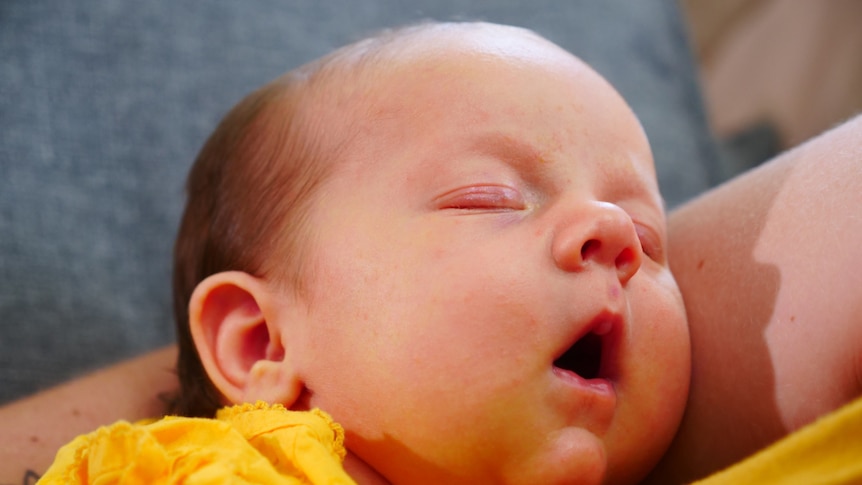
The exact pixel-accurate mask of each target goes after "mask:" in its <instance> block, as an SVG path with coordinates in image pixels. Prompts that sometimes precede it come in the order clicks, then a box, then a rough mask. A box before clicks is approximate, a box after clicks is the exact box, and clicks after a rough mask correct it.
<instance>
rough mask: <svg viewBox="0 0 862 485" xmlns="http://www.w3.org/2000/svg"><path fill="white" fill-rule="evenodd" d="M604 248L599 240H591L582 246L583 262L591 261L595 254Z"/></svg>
mask: <svg viewBox="0 0 862 485" xmlns="http://www.w3.org/2000/svg"><path fill="white" fill-rule="evenodd" d="M601 247H602V243H601V241H599V240H598V239H590V240H588V241H587V242H585V243H584V244H583V246H581V260H582V261H586V260H588V259H590V257H591V256H593V254H595V253H596V252H598V251H599V250H600V249H601Z"/></svg>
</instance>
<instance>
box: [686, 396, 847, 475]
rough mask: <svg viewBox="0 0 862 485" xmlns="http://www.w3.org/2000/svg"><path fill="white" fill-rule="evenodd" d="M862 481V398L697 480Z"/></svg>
mask: <svg viewBox="0 0 862 485" xmlns="http://www.w3.org/2000/svg"><path fill="white" fill-rule="evenodd" d="M767 483H768V484H773V485H797V484H798V485H811V484H818V485H837V484H862V399H857V400H856V401H854V402H852V403H850V404H848V405H847V406H845V407H843V408H841V409H839V410H838V411H836V412H834V413H831V414H829V415H827V416H825V417H824V418H822V419H820V420H818V421H817V422H815V423H813V424H811V425H809V426H807V427H805V428H803V429H801V430H799V431H797V432H796V433H793V434H791V435H790V436H788V437H787V438H784V439H783V440H781V441H779V442H777V443H775V444H774V445H772V446H771V447H769V448H766V449H765V450H763V451H761V452H760V453H757V454H756V455H754V456H752V457H751V458H748V459H746V460H744V461H742V462H740V463H738V464H736V465H734V466H732V467H730V468H728V469H726V470H724V471H722V472H719V473H717V474H715V475H712V476H710V477H708V478H706V479H704V480H701V481H699V482H696V485H724V484H728V485H730V484H733V485H742V484H767Z"/></svg>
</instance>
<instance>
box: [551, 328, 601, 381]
mask: <svg viewBox="0 0 862 485" xmlns="http://www.w3.org/2000/svg"><path fill="white" fill-rule="evenodd" d="M601 363H602V338H601V337H599V336H598V335H596V334H594V333H589V334H587V335H586V336H584V337H583V338H581V339H580V340H578V341H577V342H575V345H572V346H571V347H570V348H569V350H567V351H566V353H565V354H563V355H561V356H560V358H558V359H557V360H555V361H554V366H555V367H559V368H560V369H565V370H569V371H572V372H574V373H575V374H577V375H579V376H581V377H583V378H584V379H595V378H596V377H599V368H600V367H601Z"/></svg>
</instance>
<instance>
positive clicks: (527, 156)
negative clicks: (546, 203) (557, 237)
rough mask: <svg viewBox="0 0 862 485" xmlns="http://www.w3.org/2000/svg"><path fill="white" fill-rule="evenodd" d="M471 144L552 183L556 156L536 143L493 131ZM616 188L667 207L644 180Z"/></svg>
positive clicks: (533, 179)
mask: <svg viewBox="0 0 862 485" xmlns="http://www.w3.org/2000/svg"><path fill="white" fill-rule="evenodd" d="M468 147H469V149H470V150H472V151H475V152H477V153H481V154H484V155H489V156H492V157H494V158H496V159H498V160H501V161H503V162H504V163H506V164H508V165H509V166H510V167H512V168H513V169H515V170H517V171H518V172H519V173H520V174H522V176H526V177H527V178H529V179H531V180H529V182H532V183H542V182H545V183H552V182H553V180H549V178H550V177H549V176H548V175H547V171H548V170H549V169H550V167H552V166H553V162H554V159H553V158H552V157H549V156H548V155H547V154H546V152H545V151H543V150H541V149H539V148H538V147H536V146H535V145H533V144H530V143H528V142H525V141H522V140H519V139H518V138H516V137H513V136H511V135H506V134H503V133H498V132H491V133H482V134H480V135H478V136H477V137H476V138H474V139H473V140H472V141H471V142H470V144H469V145H468ZM636 172H638V174H639V175H641V176H644V174H643V171H642V169H641V168H637V169H636ZM638 178H640V177H638ZM647 178H649V177H647ZM617 190H618V191H619V192H620V194H621V195H625V196H626V197H625V198H628V197H635V198H638V197H646V198H648V199H650V200H652V201H653V202H654V203H655V204H656V205H657V208H658V209H659V210H661V211H662V212H664V211H665V210H666V206H665V201H664V197H663V195H662V193H661V191H658V193H657V194H656V190H653V187H651V186H649V185H647V184H644V183H643V182H642V181H641V180H638V181H634V180H630V181H627V182H625V183H624V184H622V186H618V187H617ZM656 195H657V197H656Z"/></svg>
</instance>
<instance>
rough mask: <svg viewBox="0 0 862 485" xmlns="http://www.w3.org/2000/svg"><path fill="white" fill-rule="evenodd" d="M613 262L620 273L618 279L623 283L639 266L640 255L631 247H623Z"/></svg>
mask: <svg viewBox="0 0 862 485" xmlns="http://www.w3.org/2000/svg"><path fill="white" fill-rule="evenodd" d="M614 263H615V264H616V267H617V272H618V273H619V274H620V281H622V282H623V283H625V282H626V281H628V280H629V278H631V277H632V276H633V275H634V274H635V273H636V272H637V270H638V269H639V268H640V255H639V254H638V252H636V251H634V250H633V249H631V248H625V249H623V250H622V251H621V252H620V254H619V255H617V259H616V260H615V261H614Z"/></svg>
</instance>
